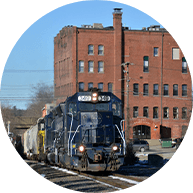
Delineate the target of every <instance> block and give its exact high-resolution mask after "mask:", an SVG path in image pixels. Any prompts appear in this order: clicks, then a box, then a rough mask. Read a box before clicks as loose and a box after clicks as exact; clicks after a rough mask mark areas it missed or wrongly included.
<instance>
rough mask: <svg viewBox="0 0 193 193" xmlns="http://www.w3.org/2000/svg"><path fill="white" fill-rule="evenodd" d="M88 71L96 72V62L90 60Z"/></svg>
mask: <svg viewBox="0 0 193 193" xmlns="http://www.w3.org/2000/svg"><path fill="white" fill-rule="evenodd" d="M88 72H91V73H92V72H94V62H93V61H88Z"/></svg>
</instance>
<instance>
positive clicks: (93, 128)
mask: <svg viewBox="0 0 193 193" xmlns="http://www.w3.org/2000/svg"><path fill="white" fill-rule="evenodd" d="M123 121H124V120H123V115H122V103H121V100H120V99H119V98H118V97H116V96H115V95H114V94H113V93H111V92H100V90H98V89H92V90H90V91H86V92H77V93H75V94H74V95H73V96H71V97H69V98H67V99H66V101H65V102H62V103H60V104H59V105H58V106H56V107H55V108H54V109H53V110H52V111H51V112H50V113H49V114H48V115H46V116H45V117H44V118H42V119H40V120H39V121H38V123H37V126H36V127H37V128H39V129H38V132H36V134H37V140H36V141H37V145H36V146H37V148H36V149H38V150H36V152H35V153H36V157H38V159H41V160H42V159H43V160H44V161H47V162H49V163H50V164H55V165H60V166H63V167H66V168H71V169H76V170H79V171H93V172H94V171H114V170H117V169H119V167H120V166H121V165H123V162H124V156H125V151H126V143H125V137H124V135H125V134H124V130H123ZM31 136H32V135H30V137H31ZM40 139H41V140H40ZM24 149H25V147H24ZM28 151H29V148H28ZM30 151H31V152H32V154H33V150H30Z"/></svg>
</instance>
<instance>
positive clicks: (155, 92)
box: [153, 84, 158, 96]
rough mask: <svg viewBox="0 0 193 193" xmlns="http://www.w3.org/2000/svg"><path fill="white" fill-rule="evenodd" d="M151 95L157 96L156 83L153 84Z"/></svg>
mask: <svg viewBox="0 0 193 193" xmlns="http://www.w3.org/2000/svg"><path fill="white" fill-rule="evenodd" d="M153 95H154V96H157V95H158V84H154V85H153Z"/></svg>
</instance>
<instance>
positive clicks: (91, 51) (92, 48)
mask: <svg viewBox="0 0 193 193" xmlns="http://www.w3.org/2000/svg"><path fill="white" fill-rule="evenodd" d="M88 54H89V55H94V46H93V45H88Z"/></svg>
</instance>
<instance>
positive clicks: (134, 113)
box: [133, 107, 138, 118]
mask: <svg viewBox="0 0 193 193" xmlns="http://www.w3.org/2000/svg"><path fill="white" fill-rule="evenodd" d="M137 117H138V107H133V118H137Z"/></svg>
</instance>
